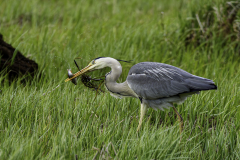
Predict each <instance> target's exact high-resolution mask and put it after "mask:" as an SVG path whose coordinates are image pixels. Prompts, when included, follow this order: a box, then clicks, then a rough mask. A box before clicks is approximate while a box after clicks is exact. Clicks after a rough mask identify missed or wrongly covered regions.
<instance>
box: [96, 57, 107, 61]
mask: <svg viewBox="0 0 240 160" xmlns="http://www.w3.org/2000/svg"><path fill="white" fill-rule="evenodd" d="M100 58H105V57H98V58H95V59H94V60H97V59H100Z"/></svg>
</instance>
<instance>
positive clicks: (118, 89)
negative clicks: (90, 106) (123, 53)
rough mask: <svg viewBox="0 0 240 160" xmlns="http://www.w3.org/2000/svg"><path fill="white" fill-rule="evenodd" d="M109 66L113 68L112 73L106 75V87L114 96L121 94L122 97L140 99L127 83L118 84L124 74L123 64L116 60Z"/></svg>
mask: <svg viewBox="0 0 240 160" xmlns="http://www.w3.org/2000/svg"><path fill="white" fill-rule="evenodd" d="M108 66H109V67H110V68H111V71H110V72H109V73H107V74H106V77H105V86H106V87H107V89H108V90H109V92H112V93H114V94H119V95H120V96H127V97H129V96H130V97H138V96H137V95H136V93H135V92H133V90H132V89H131V88H129V86H128V84H127V81H125V82H123V83H117V82H116V81H117V80H118V78H119V77H120V75H121V74H122V66H121V64H120V63H119V62H118V61H117V60H115V61H113V62H112V63H109V64H108Z"/></svg>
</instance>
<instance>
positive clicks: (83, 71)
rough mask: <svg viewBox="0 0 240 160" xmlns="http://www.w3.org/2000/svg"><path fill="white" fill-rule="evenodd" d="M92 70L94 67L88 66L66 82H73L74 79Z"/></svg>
mask: <svg viewBox="0 0 240 160" xmlns="http://www.w3.org/2000/svg"><path fill="white" fill-rule="evenodd" d="M91 68H92V65H88V66H87V67H85V68H83V69H82V70H81V71H78V72H77V73H75V74H74V75H73V76H72V77H71V78H67V79H66V80H65V82H67V81H70V80H72V79H74V78H76V77H78V76H80V75H82V74H83V73H86V72H87V71H89V70H90V69H91Z"/></svg>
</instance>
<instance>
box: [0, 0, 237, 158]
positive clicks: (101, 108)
mask: <svg viewBox="0 0 240 160" xmlns="http://www.w3.org/2000/svg"><path fill="white" fill-rule="evenodd" d="M223 4H226V2H225V1H224V0H218V1H208V0H202V1H197V0H193V1H189V0H180V1H174V0H162V1H154V0H149V1H145V0H131V1H127V0H122V1H117V0H109V1H92V0H89V1H83V0H80V1H78V0H72V1H67V0H63V1H55V0H51V1H47V0H34V1H32V0H24V1H16V0H2V1H1V4H0V33H1V34H3V36H4V40H5V41H6V42H9V43H10V44H12V45H13V46H14V47H15V48H17V49H19V50H20V51H21V52H22V53H24V55H25V56H27V57H30V58H31V59H33V60H34V61H36V62H37V63H38V64H39V68H40V71H41V78H38V77H35V78H34V79H33V80H30V81H31V82H30V81H29V82H28V83H27V85H25V84H21V83H20V80H19V81H16V82H15V83H13V84H12V85H10V86H9V84H8V82H7V81H4V83H1V85H0V90H1V91H0V159H93V158H94V157H95V155H96V157H95V158H96V159H240V132H239V130H240V109H239V107H240V94H239V92H240V76H239V75H240V53H239V49H238V50H236V48H235V47H234V46H235V44H237V43H239V41H231V40H230V39H229V38H228V37H227V36H226V37H219V36H218V34H217V33H215V32H214V34H213V37H212V38H211V39H210V40H209V41H206V42H205V44H207V45H204V44H201V45H198V46H194V45H191V44H190V45H186V44H185V42H184V40H185V36H186V34H185V33H183V31H184V32H185V31H186V30H187V29H186V28H183V26H187V24H188V23H189V21H190V20H191V19H195V21H196V17H195V15H194V14H193V13H198V12H199V16H201V13H202V12H203V11H202V12H200V11H201V9H202V7H206V5H209V6H212V7H215V9H216V10H217V9H218V8H221V7H222V6H223ZM202 14H204V13H202ZM237 17H238V22H240V18H239V17H240V14H239V13H238V15H237ZM216 24H217V23H216ZM196 30H200V27H199V26H196ZM223 44H225V45H223ZM107 56H109V57H113V58H117V59H123V60H133V61H132V63H130V64H129V63H122V66H123V74H122V75H121V77H120V79H119V82H123V81H125V79H126V76H127V73H128V71H129V69H130V68H131V66H132V65H134V64H136V63H138V62H142V61H155V62H162V63H167V64H171V65H174V66H176V67H179V68H182V69H184V70H186V71H188V72H190V73H192V74H195V75H198V76H202V77H205V78H209V79H212V80H213V81H214V82H215V83H216V84H217V86H218V90H216V91H205V92H201V94H199V95H194V96H192V97H191V98H188V99H187V100H186V101H185V103H183V104H182V105H179V106H178V107H177V109H178V111H179V113H180V114H181V115H182V117H183V119H184V132H183V133H182V135H180V132H179V124H178V121H177V117H176V116H175V114H174V112H173V109H170V110H166V111H165V112H163V111H160V110H159V111H154V110H153V109H149V110H148V112H147V115H146V116H145V119H144V123H143V126H142V128H141V130H140V131H139V132H138V133H137V132H136V130H137V126H138V120H139V112H140V102H139V100H136V99H133V98H126V99H115V98H113V97H111V96H110V95H109V93H107V92H106V93H104V94H100V95H98V96H97V98H96V100H95V101H94V98H95V92H93V91H91V90H90V89H88V88H86V87H84V85H83V84H81V83H80V81H79V82H78V85H77V86H75V85H73V84H72V83H70V82H69V83H65V82H64V80H65V79H66V78H67V69H69V68H71V69H72V71H73V72H76V71H77V68H76V66H75V64H74V62H73V60H74V58H76V57H81V58H82V59H78V60H77V62H78V63H79V65H80V67H85V66H86V65H87V64H88V63H89V62H90V60H92V59H94V58H97V57H107ZM108 71H109V69H105V70H102V71H95V72H94V73H93V76H98V75H104V74H105V73H107V72H108ZM38 75H40V72H39V74H38ZM4 78H5V77H4V76H2V77H0V81H2V80H3V79H4ZM181 137H182V138H181ZM110 144H112V145H110ZM100 152H101V155H100ZM97 153H98V154H97Z"/></svg>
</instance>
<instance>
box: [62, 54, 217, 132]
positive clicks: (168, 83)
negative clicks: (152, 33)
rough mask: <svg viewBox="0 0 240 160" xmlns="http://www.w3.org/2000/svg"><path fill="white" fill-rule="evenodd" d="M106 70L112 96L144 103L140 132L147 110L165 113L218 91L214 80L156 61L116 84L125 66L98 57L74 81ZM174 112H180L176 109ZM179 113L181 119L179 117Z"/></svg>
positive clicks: (142, 104)
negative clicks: (204, 92) (207, 92)
mask: <svg viewBox="0 0 240 160" xmlns="http://www.w3.org/2000/svg"><path fill="white" fill-rule="evenodd" d="M93 66H94V67H93ZM104 67H110V68H111V71H110V72H109V73H107V74H106V76H105V86H106V88H107V89H108V91H109V92H110V93H111V94H112V95H114V96H115V97H119V98H121V97H134V98H139V99H140V100H141V117H140V121H139V126H138V130H139V128H140V126H141V124H142V120H143V116H144V114H145V112H146V110H147V107H151V108H153V109H155V110H156V109H161V110H163V109H164V108H169V107H173V103H181V102H183V101H184V100H185V99H186V98H187V97H189V96H191V95H192V94H195V93H199V91H201V90H211V89H217V86H216V85H215V84H214V82H213V81H212V80H209V79H206V78H202V77H198V76H195V75H192V74H190V73H188V72H186V71H184V70H182V69H179V68H177V67H174V66H171V65H168V64H164V63H157V62H142V63H138V64H136V65H134V66H133V67H132V68H131V69H130V71H129V73H128V76H127V80H126V81H125V82H123V83H117V82H116V81H117V80H118V78H119V77H120V75H121V73H122V66H121V64H120V63H119V61H118V60H116V59H113V58H110V57H99V58H96V59H95V60H93V61H92V62H91V63H90V64H89V65H88V66H87V67H85V68H84V69H82V70H81V71H79V72H78V73H76V74H74V76H73V77H72V78H75V77H77V76H79V75H81V74H82V73H84V72H86V71H92V70H95V69H101V68H104ZM69 80H70V79H69ZM66 81H68V80H66ZM173 108H174V107H173ZM174 111H175V112H176V113H177V111H176V109H175V108H174ZM177 114H178V116H179V117H180V118H181V116H180V114H179V113H177Z"/></svg>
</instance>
